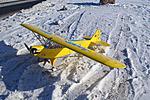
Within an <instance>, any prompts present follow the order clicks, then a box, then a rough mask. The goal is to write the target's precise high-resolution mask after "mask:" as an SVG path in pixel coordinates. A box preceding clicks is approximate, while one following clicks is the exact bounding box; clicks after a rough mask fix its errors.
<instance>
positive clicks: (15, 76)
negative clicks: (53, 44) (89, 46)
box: [0, 0, 150, 100]
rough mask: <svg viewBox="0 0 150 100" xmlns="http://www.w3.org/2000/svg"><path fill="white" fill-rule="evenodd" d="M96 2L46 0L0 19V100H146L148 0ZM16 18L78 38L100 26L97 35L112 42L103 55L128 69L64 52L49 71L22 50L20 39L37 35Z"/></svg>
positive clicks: (149, 63) (28, 39)
mask: <svg viewBox="0 0 150 100" xmlns="http://www.w3.org/2000/svg"><path fill="white" fill-rule="evenodd" d="M98 2H99V0H47V1H44V2H42V3H40V4H37V5H35V6H33V7H32V8H30V9H26V10H21V11H20V12H18V13H15V14H14V15H12V16H9V17H7V18H4V19H1V20H0V100H4V99H6V100H37V99H39V100H51V99H52V100H61V99H63V100H73V99H76V100H84V99H89V100H149V98H150V88H149V87H150V0H117V2H116V4H115V5H98ZM64 7H65V8H67V9H66V10H63V11H61V9H62V8H64ZM20 23H30V24H34V25H37V26H38V27H40V28H42V29H43V30H45V31H47V32H49V33H55V34H58V35H60V36H62V37H64V38H66V39H82V37H83V36H85V35H90V36H91V35H92V34H93V33H94V32H95V30H96V29H101V30H102V31H103V34H102V39H103V40H105V41H107V42H108V43H110V44H111V47H110V48H107V49H106V53H105V54H106V55H107V56H110V57H113V58H116V59H118V60H120V61H122V62H124V63H125V64H126V65H127V68H125V69H110V68H108V67H107V66H104V65H102V64H99V63H97V62H95V61H93V60H91V59H89V58H87V57H80V58H78V57H70V56H68V57H65V58H61V59H59V60H58V62H57V69H56V71H54V72H51V71H50V68H51V65H50V64H46V65H45V66H43V64H42V63H38V62H37V59H36V58H35V57H33V56H31V55H30V54H29V53H28V51H27V50H26V49H25V47H24V45H23V44H24V43H27V44H28V45H32V44H37V40H36V38H35V37H34V36H33V35H32V32H30V31H29V30H27V29H25V28H23V27H22V26H20ZM97 51H99V50H97ZM72 55H77V53H75V54H72Z"/></svg>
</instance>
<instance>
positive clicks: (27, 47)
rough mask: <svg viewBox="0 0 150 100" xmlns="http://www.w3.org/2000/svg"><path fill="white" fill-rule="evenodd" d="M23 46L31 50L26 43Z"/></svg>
mask: <svg viewBox="0 0 150 100" xmlns="http://www.w3.org/2000/svg"><path fill="white" fill-rule="evenodd" d="M24 45H25V47H26V48H27V50H28V51H31V49H30V48H29V47H28V45H27V44H26V43H24Z"/></svg>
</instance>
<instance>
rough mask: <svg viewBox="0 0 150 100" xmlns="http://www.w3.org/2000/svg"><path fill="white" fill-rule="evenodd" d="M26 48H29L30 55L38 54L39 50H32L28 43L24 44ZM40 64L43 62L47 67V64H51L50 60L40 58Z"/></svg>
mask: <svg viewBox="0 0 150 100" xmlns="http://www.w3.org/2000/svg"><path fill="white" fill-rule="evenodd" d="M24 45H25V47H26V48H27V50H28V51H29V52H30V54H37V53H38V52H37V49H36V48H32V47H29V46H28V45H27V44H26V43H24ZM38 62H43V65H45V64H46V63H50V61H49V59H46V58H44V59H42V58H38Z"/></svg>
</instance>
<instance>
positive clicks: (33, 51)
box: [24, 43, 37, 54]
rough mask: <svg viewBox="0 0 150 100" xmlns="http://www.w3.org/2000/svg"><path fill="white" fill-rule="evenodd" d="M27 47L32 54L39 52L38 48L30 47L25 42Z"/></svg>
mask: <svg viewBox="0 0 150 100" xmlns="http://www.w3.org/2000/svg"><path fill="white" fill-rule="evenodd" d="M24 45H25V47H26V48H27V50H28V51H29V52H30V53H31V54H36V53H37V49H36V48H32V47H29V46H28V45H27V44H26V43H24Z"/></svg>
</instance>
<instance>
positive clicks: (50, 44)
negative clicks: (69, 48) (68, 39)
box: [44, 42, 64, 49]
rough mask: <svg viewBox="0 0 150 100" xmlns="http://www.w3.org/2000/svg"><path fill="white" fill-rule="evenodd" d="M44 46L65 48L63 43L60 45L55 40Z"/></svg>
mask: <svg viewBox="0 0 150 100" xmlns="http://www.w3.org/2000/svg"><path fill="white" fill-rule="evenodd" d="M44 46H45V48H48V49H57V48H64V47H63V46H62V45H59V44H57V43H54V42H50V43H47V44H46V45H44Z"/></svg>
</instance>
